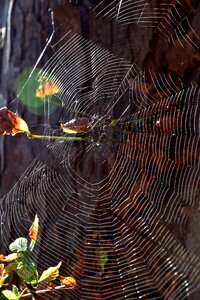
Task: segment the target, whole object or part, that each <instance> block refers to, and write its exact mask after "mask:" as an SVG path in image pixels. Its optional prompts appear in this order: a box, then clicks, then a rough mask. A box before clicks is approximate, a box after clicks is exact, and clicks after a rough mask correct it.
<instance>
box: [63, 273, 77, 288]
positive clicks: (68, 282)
mask: <svg viewBox="0 0 200 300" xmlns="http://www.w3.org/2000/svg"><path fill="white" fill-rule="evenodd" d="M59 280H60V283H61V284H62V285H66V286H69V287H72V288H75V287H76V285H77V284H76V280H75V279H74V278H73V277H70V276H68V277H64V276H59Z"/></svg>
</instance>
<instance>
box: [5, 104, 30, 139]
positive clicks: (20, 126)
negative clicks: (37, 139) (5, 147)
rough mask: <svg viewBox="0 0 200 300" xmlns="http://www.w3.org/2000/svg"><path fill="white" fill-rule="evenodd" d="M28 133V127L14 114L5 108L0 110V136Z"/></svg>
mask: <svg viewBox="0 0 200 300" xmlns="http://www.w3.org/2000/svg"><path fill="white" fill-rule="evenodd" d="M24 132H26V133H29V129H28V125H27V124H26V122H25V121H24V120H23V119H22V118H20V117H19V116H18V115H17V114H16V113H14V112H12V111H10V110H8V108H7V107H3V108H1V109H0V134H1V135H4V134H8V135H9V134H11V135H15V134H17V133H24Z"/></svg>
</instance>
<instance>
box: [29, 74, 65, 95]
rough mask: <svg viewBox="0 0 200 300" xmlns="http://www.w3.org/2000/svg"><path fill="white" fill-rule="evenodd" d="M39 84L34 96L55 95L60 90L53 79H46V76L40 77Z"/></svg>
mask: <svg viewBox="0 0 200 300" xmlns="http://www.w3.org/2000/svg"><path fill="white" fill-rule="evenodd" d="M39 82H40V85H39V87H38V88H37V90H36V94H35V95H36V97H38V98H45V97H46V96H50V95H55V94H58V93H59V92H60V89H59V87H58V86H57V84H56V83H55V82H53V81H48V80H47V79H46V78H40V80H39Z"/></svg>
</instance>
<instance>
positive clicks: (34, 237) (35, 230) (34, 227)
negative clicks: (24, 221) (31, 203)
mask: <svg viewBox="0 0 200 300" xmlns="http://www.w3.org/2000/svg"><path fill="white" fill-rule="evenodd" d="M38 228H39V218H38V216H37V215H36V216H35V220H34V222H33V224H32V225H31V227H30V229H29V237H30V239H31V240H33V241H34V242H36V241H37V236H38Z"/></svg>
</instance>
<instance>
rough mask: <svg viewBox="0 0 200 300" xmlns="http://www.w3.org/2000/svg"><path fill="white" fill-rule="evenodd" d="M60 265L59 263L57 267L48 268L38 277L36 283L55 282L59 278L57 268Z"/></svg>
mask: <svg viewBox="0 0 200 300" xmlns="http://www.w3.org/2000/svg"><path fill="white" fill-rule="evenodd" d="M61 264H62V263H61V262H59V263H58V265H57V266H55V267H49V268H48V269H47V270H45V271H44V272H43V273H42V275H41V276H40V278H39V280H38V282H39V283H40V282H48V281H52V280H55V279H56V278H57V277H58V276H59V268H60V266H61Z"/></svg>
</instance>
